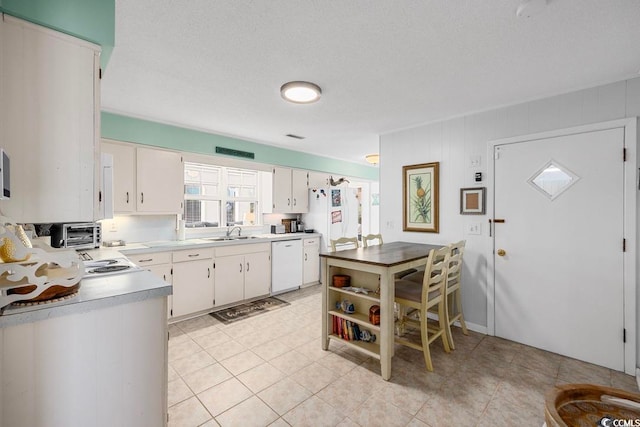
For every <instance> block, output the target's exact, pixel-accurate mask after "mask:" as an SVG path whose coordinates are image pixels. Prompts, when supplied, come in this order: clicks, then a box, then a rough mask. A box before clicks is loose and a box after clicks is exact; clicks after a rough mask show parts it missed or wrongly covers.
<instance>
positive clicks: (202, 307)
mask: <svg viewBox="0 0 640 427" xmlns="http://www.w3.org/2000/svg"><path fill="white" fill-rule="evenodd" d="M212 258H213V249H211V248H206V249H202V250H186V251H176V252H173V301H172V305H173V317H180V316H185V315H188V314H193V313H197V312H201V311H206V310H210V309H211V308H213V300H214V292H213V289H214V288H213V284H214V274H213V259H212Z"/></svg>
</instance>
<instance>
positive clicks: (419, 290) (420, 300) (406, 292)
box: [395, 246, 451, 371]
mask: <svg viewBox="0 0 640 427" xmlns="http://www.w3.org/2000/svg"><path fill="white" fill-rule="evenodd" d="M450 252H451V251H450V249H449V247H448V246H444V247H442V248H440V249H438V250H435V249H432V250H431V251H430V252H429V258H428V259H427V264H426V266H425V270H424V271H425V273H424V280H423V283H422V285H421V286H416V283H415V282H413V281H410V280H404V279H399V280H396V281H395V302H396V304H398V305H399V307H400V309H399V314H398V320H397V324H398V331H399V332H398V336H396V338H395V342H396V343H398V344H402V345H406V346H408V347H411V348H415V349H417V350H422V353H423V354H424V361H425V364H426V366H427V370H428V371H433V363H432V362H431V353H430V351H429V344H431V343H432V342H433V341H435V340H436V339H438V338H442V344H443V346H444V351H446V352H447V353H448V352H449V351H450V347H449V341H448V339H447V331H446V330H447V321H446V319H447V304H446V296H445V286H446V283H447V271H448V270H447V267H448V265H449V254H450ZM432 308H437V313H438V319H439V320H438V322H437V325H435V326H434V325H432V324H430V323H428V321H427V312H428V311H429V310H430V309H432ZM407 309H413V310H414V311H415V312H416V314H418V319H415V318H413V317H410V316H409V315H408V314H407ZM405 324H413V325H417V326H419V328H420V343H416V342H415V341H413V340H410V339H407V338H404V337H403V336H402V335H403V334H404V332H405Z"/></svg>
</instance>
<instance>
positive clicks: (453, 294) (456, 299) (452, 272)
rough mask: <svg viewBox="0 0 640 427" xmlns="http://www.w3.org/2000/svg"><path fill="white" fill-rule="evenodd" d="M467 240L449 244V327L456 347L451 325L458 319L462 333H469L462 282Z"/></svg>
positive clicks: (450, 342)
mask: <svg viewBox="0 0 640 427" xmlns="http://www.w3.org/2000/svg"><path fill="white" fill-rule="evenodd" d="M465 243H466V242H465V241H464V240H461V241H459V242H457V243H452V244H451V245H449V249H450V250H451V252H450V254H449V272H448V273H447V315H448V316H449V319H448V322H447V323H448V324H449V326H448V327H447V330H448V334H449V335H448V338H449V344H451V348H452V349H455V346H454V344H453V337H452V336H451V325H453V324H454V323H455V322H456V321H459V322H460V327H461V328H462V333H463V334H465V335H469V330H468V329H467V324H466V323H465V321H464V315H463V314H462V290H461V287H460V285H461V283H460V274H461V273H462V256H463V255H464V246H465Z"/></svg>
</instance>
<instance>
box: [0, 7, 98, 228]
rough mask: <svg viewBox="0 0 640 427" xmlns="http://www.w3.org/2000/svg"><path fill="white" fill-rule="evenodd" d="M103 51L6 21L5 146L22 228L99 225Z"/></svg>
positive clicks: (0, 131)
mask: <svg viewBox="0 0 640 427" xmlns="http://www.w3.org/2000/svg"><path fill="white" fill-rule="evenodd" d="M99 67H100V47H99V46H97V45H94V44H92V43H89V42H86V41H83V40H80V39H77V38H75V37H71V36H68V35H66V34H62V33H59V32H56V31H53V30H50V29H46V28H43V27H40V26H38V25H35V24H32V23H29V22H26V21H22V20H20V19H17V18H13V17H10V16H8V15H3V16H2V17H1V20H0V147H2V148H3V149H4V150H5V151H6V153H7V155H8V156H9V157H10V159H11V198H10V199H9V200H3V201H1V202H0V208H1V209H2V212H3V214H4V215H5V216H8V217H11V218H13V219H15V220H16V221H18V222H32V223H39V222H40V223H41V222H68V221H93V220H95V219H100V218H99V215H100V214H99V207H100V190H99V188H100V167H98V166H99V165H100V157H99V155H100V149H99V144H100V140H99V135H100V111H99V110H100V109H99V106H100V80H99V75H100V69H99Z"/></svg>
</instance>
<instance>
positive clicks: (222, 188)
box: [181, 157, 265, 237]
mask: <svg viewBox="0 0 640 427" xmlns="http://www.w3.org/2000/svg"><path fill="white" fill-rule="evenodd" d="M220 163H222V162H220ZM220 163H218V162H216V161H212V160H207V159H203V158H202V157H195V158H185V160H184V170H185V173H183V188H185V187H186V185H187V181H186V179H185V178H184V176H185V175H186V170H187V167H188V165H189V164H196V165H203V166H208V167H212V168H216V169H218V170H219V176H218V177H219V182H218V194H217V195H215V196H214V195H211V196H209V195H189V194H187V193H186V191H185V192H184V194H183V197H184V201H185V207H186V201H187V200H203V201H219V203H220V205H219V215H220V221H219V225H218V227H196V228H192V227H187V228H186V229H185V233H186V234H187V236H190V237H197V236H199V235H206V234H212V233H216V232H218V233H219V232H220V231H223V230H224V231H226V230H227V228H228V227H227V226H226V225H222V224H223V223H224V224H226V222H227V220H226V218H227V211H226V206H227V202H249V203H255V209H254V212H255V222H254V224H253V225H242V226H241V227H242V229H247V230H251V229H255V230H261V229H262V227H263V224H262V213H263V212H262V206H263V205H264V201H263V186H264V185H265V183H263V182H262V177H261V175H262V174H261V173H260V172H262V170H261V168H257V167H252V165H250V164H242V165H237V164H220ZM233 170H236V171H240V172H252V173H254V174H255V179H256V184H255V196H254V197H230V196H229V195H228V194H229V179H228V174H229V171H233ZM185 190H186V188H185ZM181 217H184V208H183V212H182V213H181Z"/></svg>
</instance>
